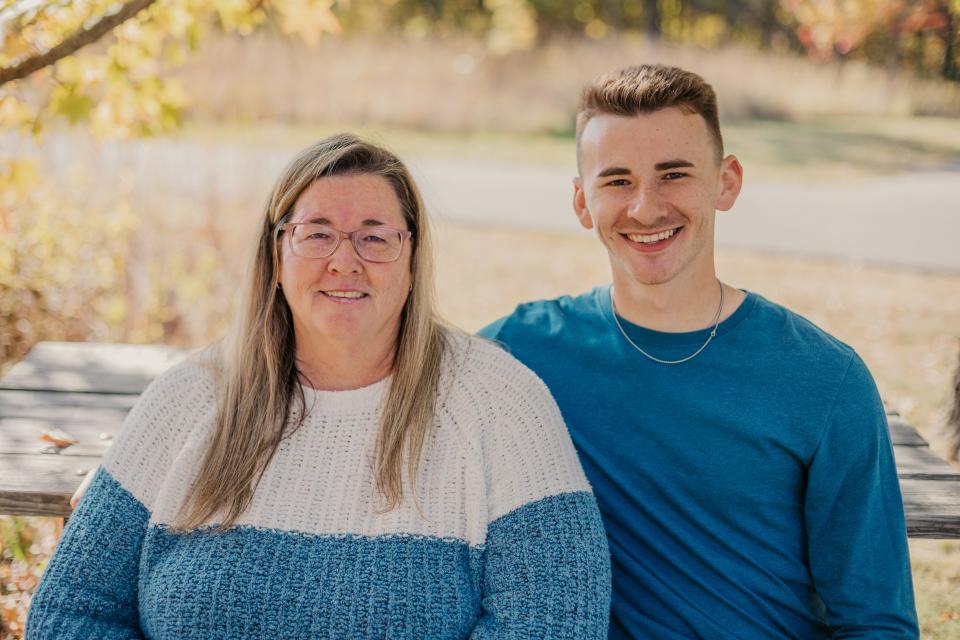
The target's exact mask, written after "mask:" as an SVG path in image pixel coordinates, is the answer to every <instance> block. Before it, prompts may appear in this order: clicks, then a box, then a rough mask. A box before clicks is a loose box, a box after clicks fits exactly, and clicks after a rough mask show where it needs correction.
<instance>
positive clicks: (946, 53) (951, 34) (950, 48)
mask: <svg viewBox="0 0 960 640" xmlns="http://www.w3.org/2000/svg"><path fill="white" fill-rule="evenodd" d="M943 12H944V16H945V17H946V18H947V24H946V26H945V27H944V28H943V31H942V32H941V33H942V34H943V70H942V71H943V77H944V78H945V79H947V80H953V81H955V82H957V81H960V68H958V65H957V20H958V18H957V16H956V15H954V14H953V11H951V7H950V4H949V3H944V5H943ZM957 411H958V412H960V408H958V409H957ZM957 420H958V425H960V416H958V417H957Z"/></svg>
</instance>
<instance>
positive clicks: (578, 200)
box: [573, 176, 593, 229]
mask: <svg viewBox="0 0 960 640" xmlns="http://www.w3.org/2000/svg"><path fill="white" fill-rule="evenodd" d="M573 211H574V213H576V214H577V219H579V220H580V225H581V226H582V227H583V228H584V229H593V218H592V217H591V216H590V210H589V209H587V196H586V195H585V194H584V193H583V181H582V180H581V179H580V176H576V177H574V179H573Z"/></svg>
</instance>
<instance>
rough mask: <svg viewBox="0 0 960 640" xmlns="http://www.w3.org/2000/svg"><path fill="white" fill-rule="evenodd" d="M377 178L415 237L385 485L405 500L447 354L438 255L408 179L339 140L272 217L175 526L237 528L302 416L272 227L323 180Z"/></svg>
mask: <svg viewBox="0 0 960 640" xmlns="http://www.w3.org/2000/svg"><path fill="white" fill-rule="evenodd" d="M349 174H372V175H378V176H382V177H383V178H385V179H386V180H387V181H388V182H389V183H390V185H391V186H392V187H393V189H394V191H395V192H396V194H397V198H398V199H399V200H400V205H401V209H402V211H403V216H404V219H405V221H406V223H407V228H408V229H409V230H410V231H411V232H412V236H411V242H412V257H411V262H410V270H411V281H412V285H413V286H412V288H411V291H410V293H409V295H408V297H407V301H406V304H405V305H404V307H403V309H402V311H401V317H400V331H399V335H398V337H397V344H396V351H395V355H394V361H393V369H392V380H391V383H390V389H389V392H388V393H387V397H386V403H385V405H384V407H383V410H382V412H381V426H380V434H379V437H378V440H377V450H376V462H375V468H374V473H375V478H376V486H377V488H378V490H379V491H380V493H381V494H382V495H383V497H384V498H385V508H386V509H387V510H389V509H393V508H395V507H396V506H398V505H399V504H400V502H401V501H402V499H403V489H404V487H403V485H404V482H403V470H404V464H403V460H404V457H406V459H407V467H406V470H407V476H408V481H409V484H410V487H411V489H412V488H413V484H414V482H415V479H416V475H417V469H418V467H419V461H420V454H421V451H422V449H423V444H424V441H425V440H426V436H427V434H428V432H429V429H430V428H431V427H432V425H433V415H434V409H435V406H434V405H435V399H436V391H437V384H438V380H439V377H440V365H441V361H442V358H443V353H444V349H445V338H444V329H443V325H442V323H441V322H440V320H439V317H438V315H437V312H436V306H435V305H436V302H435V291H434V264H433V250H432V247H431V241H430V229H429V224H428V220H427V218H426V214H425V211H424V206H423V201H422V199H421V197H420V193H419V191H418V190H417V187H416V184H415V183H414V181H413V178H412V176H411V175H410V172H409V171H408V170H407V168H406V167H405V166H404V165H403V163H402V162H401V161H400V160H399V159H398V158H397V157H396V156H395V155H393V154H392V153H390V152H389V151H387V150H386V149H383V148H381V147H378V146H376V145H373V144H371V143H369V142H365V141H363V140H361V139H359V138H357V137H356V136H353V135H349V134H340V135H335V136H331V137H329V138H326V139H324V140H321V141H320V142H318V143H316V144H315V145H313V146H311V147H309V148H307V149H305V150H303V151H302V152H300V154H298V155H297V157H296V158H294V159H293V161H292V162H291V163H290V164H289V165H288V166H287V168H286V169H285V170H284V171H283V173H282V174H281V176H280V178H279V180H277V183H276V185H275V186H274V188H273V193H272V195H271V196H270V199H269V201H268V202H267V205H266V207H265V210H264V215H263V222H262V226H261V229H260V234H259V236H258V238H257V242H256V252H255V256H254V259H253V261H252V264H251V267H250V269H249V274H248V279H247V282H246V285H245V287H244V291H243V296H244V300H243V303H242V306H241V308H240V313H239V314H238V316H237V318H236V321H235V323H234V326H233V328H232V330H231V332H230V333H229V334H228V336H227V338H226V339H224V340H223V341H221V343H220V344H219V346H218V348H217V349H216V351H215V354H216V357H215V358H214V360H215V363H216V364H215V367H216V369H217V374H218V375H217V378H218V381H219V384H218V393H219V397H218V407H217V413H216V422H215V425H214V429H213V434H212V438H211V440H210V444H209V448H208V449H207V451H206V453H205V456H204V459H203V462H202V465H201V467H200V471H199V474H198V476H197V478H196V480H195V481H194V483H193V485H192V490H191V492H190V495H189V496H188V498H187V501H186V502H185V504H184V505H183V508H182V509H181V514H180V517H179V518H178V520H179V521H178V523H177V525H176V528H178V529H183V530H186V529H192V528H196V527H199V526H201V525H202V524H204V523H205V522H207V521H209V520H211V519H212V518H214V517H215V516H217V517H218V522H217V524H218V528H220V529H226V528H228V527H230V526H232V525H233V524H234V523H235V522H236V521H237V519H238V518H239V517H240V515H241V514H242V513H243V512H244V511H245V510H246V508H247V507H248V506H249V505H250V502H251V500H252V499H253V494H254V492H255V491H256V487H257V483H258V482H259V480H260V477H261V476H262V474H263V471H264V469H265V468H266V466H267V464H268V463H269V462H270V460H271V458H272V457H273V455H274V454H275V453H276V451H277V447H278V446H279V445H280V442H281V441H282V440H283V438H285V437H287V436H289V435H290V434H291V433H293V431H295V430H296V429H297V428H298V427H299V426H300V425H301V424H302V423H303V420H304V418H305V413H306V407H305V401H304V396H303V390H302V388H301V386H300V381H299V375H300V374H299V371H298V370H297V365H296V357H295V355H296V336H295V335H294V331H293V320H292V316H291V312H290V307H289V306H288V305H287V302H286V299H285V298H284V296H283V293H282V291H279V290H278V288H277V283H278V281H279V250H278V248H277V243H276V241H275V239H274V227H275V226H276V224H277V223H278V222H279V221H280V220H281V218H283V217H284V215H286V214H287V213H288V212H289V211H291V210H292V208H293V206H294V204H295V203H296V201H297V199H298V198H299V197H300V194H301V193H303V191H304V190H305V189H306V188H307V187H309V186H310V185H311V184H313V183H314V182H316V181H317V180H320V179H322V178H324V177H328V176H334V175H349Z"/></svg>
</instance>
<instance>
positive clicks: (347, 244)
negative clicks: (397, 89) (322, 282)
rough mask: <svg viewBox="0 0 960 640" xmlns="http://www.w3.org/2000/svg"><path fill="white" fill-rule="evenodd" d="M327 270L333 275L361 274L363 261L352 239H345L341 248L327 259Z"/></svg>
mask: <svg viewBox="0 0 960 640" xmlns="http://www.w3.org/2000/svg"><path fill="white" fill-rule="evenodd" d="M327 261H328V262H327V269H328V270H329V271H331V272H333V273H360V272H361V271H363V260H361V259H360V256H358V255H357V250H356V249H354V248H353V243H352V242H351V241H350V238H347V237H343V238H342V239H341V241H340V246H339V247H337V250H336V251H334V252H333V253H332V254H331V255H330V257H329V258H327Z"/></svg>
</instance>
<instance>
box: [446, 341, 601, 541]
mask: <svg viewBox="0 0 960 640" xmlns="http://www.w3.org/2000/svg"><path fill="white" fill-rule="evenodd" d="M460 340H461V341H463V340H466V341H467V342H466V344H465V345H464V346H466V347H467V356H466V358H465V361H464V364H463V366H462V367H461V368H460V369H459V372H460V375H458V376H457V377H456V378H455V381H454V391H453V392H452V393H451V395H450V399H449V401H448V402H447V403H446V407H445V412H444V415H445V416H457V415H464V416H470V417H471V418H472V420H474V421H475V424H474V425H472V429H471V431H472V436H473V442H474V445H473V446H474V447H476V448H477V449H475V451H478V453H475V454H474V455H478V456H479V457H481V459H483V460H484V477H485V484H486V487H487V489H486V491H487V522H488V523H489V522H492V521H494V520H496V519H497V518H499V517H500V516H502V515H504V514H506V513H509V512H510V511H512V510H514V509H516V508H517V507H520V506H522V505H524V504H527V503H529V502H535V501H537V500H540V499H542V498H546V497H548V496H553V495H557V494H560V493H566V492H571V491H590V485H589V483H588V482H587V478H586V476H585V475H584V473H583V468H582V467H581V466H580V460H579V458H578V457H577V453H576V450H575V449H574V447H573V442H572V441H571V440H570V434H569V433H568V432H567V428H566V425H565V424H564V422H563V418H562V417H561V415H560V410H559V408H558V407H557V404H556V402H554V400H553V396H551V395H550V392H549V391H548V390H547V387H546V385H545V384H544V383H543V381H542V380H540V378H538V377H537V375H536V374H535V373H533V372H532V371H530V370H529V369H527V368H526V367H525V366H523V365H522V364H520V362H519V361H518V360H516V358H514V357H513V356H511V355H510V354H508V353H506V352H505V351H504V350H503V349H502V348H500V347H499V346H497V345H496V344H494V343H492V342H489V341H486V340H483V339H482V338H473V337H471V338H461V339H460Z"/></svg>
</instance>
